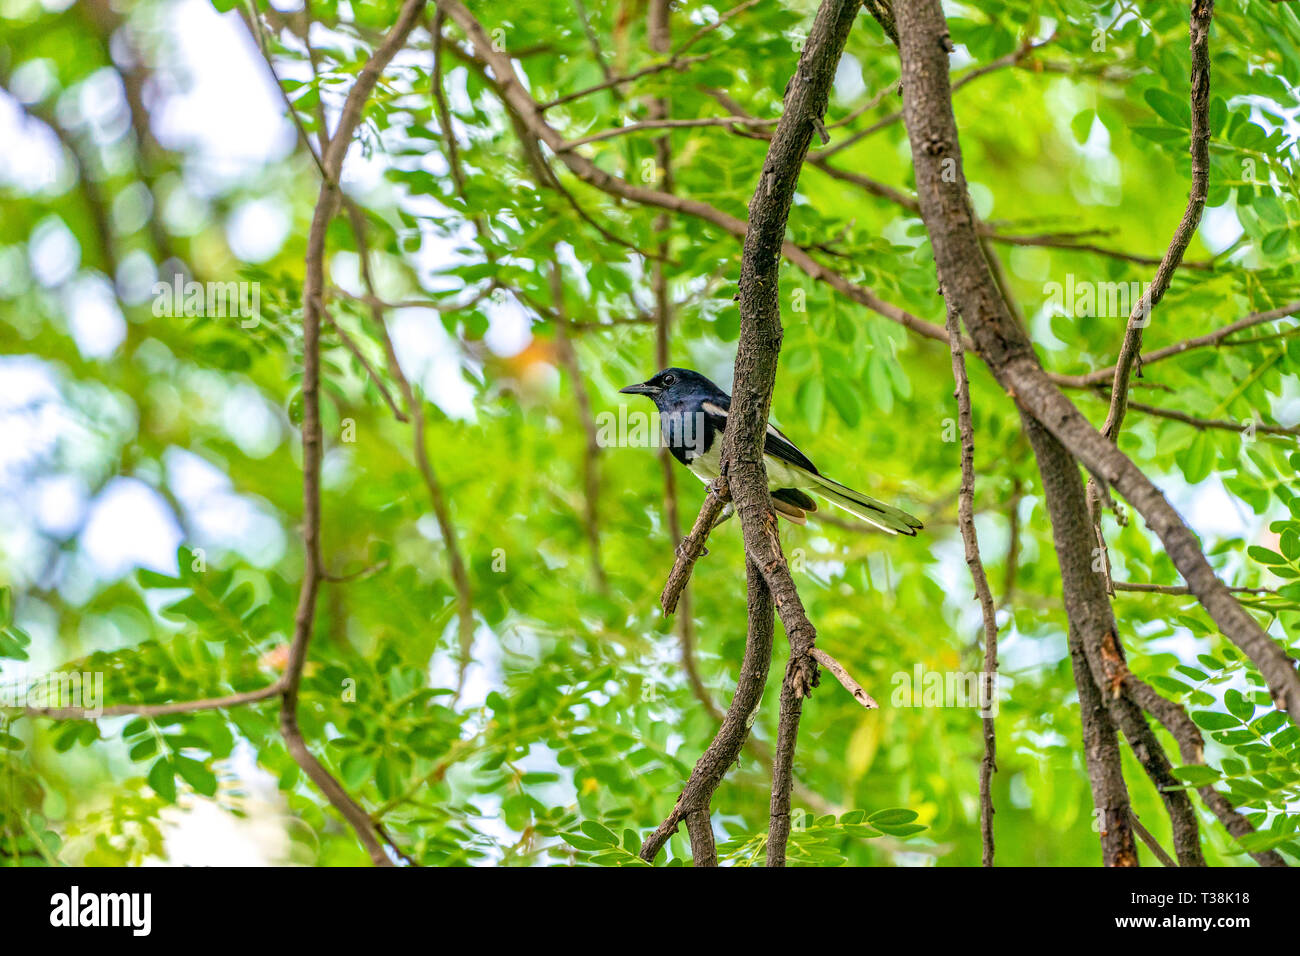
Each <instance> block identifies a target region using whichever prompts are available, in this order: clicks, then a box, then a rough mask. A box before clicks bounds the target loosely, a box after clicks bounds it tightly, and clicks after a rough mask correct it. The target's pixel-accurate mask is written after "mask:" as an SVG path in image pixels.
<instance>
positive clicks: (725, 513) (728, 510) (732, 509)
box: [709, 501, 736, 532]
mask: <svg viewBox="0 0 1300 956" xmlns="http://www.w3.org/2000/svg"><path fill="white" fill-rule="evenodd" d="M735 513H736V503H735V502H734V501H728V502H727V503H726V504H725V505H723V506H722V513H721V514H720V515H718V517H717V519H716V520H715V521H714V522H713V524H712V525H711V526H710V527H709V531H710V532H712V531H713V530H714V529H715V528H717V526H718V525H720V524H722V522H724V521H726V520H727V519H728V518H730V517H731V516H732V515H734V514H735Z"/></svg>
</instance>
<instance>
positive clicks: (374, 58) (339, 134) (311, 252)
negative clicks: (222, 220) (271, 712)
mask: <svg viewBox="0 0 1300 956" xmlns="http://www.w3.org/2000/svg"><path fill="white" fill-rule="evenodd" d="M423 7H424V0H406V2H405V3H404V4H403V6H402V10H401V12H400V13H399V15H398V19H397V23H396V24H395V25H394V26H393V29H392V30H391V31H390V32H389V34H388V36H387V37H385V39H384V42H383V43H382V44H381V45H380V46H379V47H378V48H376V49H375V51H374V52H373V53H372V54H371V55H370V57H369V59H367V60H366V62H365V65H364V66H362V68H361V72H360V74H359V75H358V76H357V80H356V82H355V83H354V84H353V85H352V88H351V89H350V90H349V91H348V95H347V98H346V100H345V101H344V103H343V110H342V112H341V113H340V115H339V121H338V125H337V126H336V128H335V132H334V135H333V137H332V138H331V139H330V141H329V145H328V146H327V147H326V149H325V152H324V155H323V156H322V158H321V162H322V165H323V169H324V178H323V181H322V183H321V189H320V196H319V198H318V199H317V201H316V210H315V213H314V214H313V217H312V224H311V230H310V232H309V233H308V236H307V258H306V277H305V279H304V282H303V296H302V310H303V315H302V324H303V379H302V398H303V419H302V458H303V519H302V520H303V532H302V533H303V548H304V552H305V555H304V564H305V567H304V570H303V580H302V588H301V591H300V593H299V598H298V610H297V613H296V615H295V617H294V630H293V640H292V642H291V643H290V645H289V659H288V663H287V665H286V667H285V673H284V678H283V682H284V697H283V699H282V701H281V706H280V732H281V734H282V735H283V736H284V741H285V746H286V747H287V748H288V750H289V753H290V754H291V755H292V756H293V758H294V760H295V761H296V762H297V763H298V765H299V766H300V767H301V768H302V769H303V771H304V772H305V773H306V774H307V776H308V777H309V778H311V780H312V782H313V783H315V784H316V786H317V787H319V788H320V789H321V791H322V792H323V793H324V794H325V796H326V797H327V798H328V799H329V801H330V803H332V804H333V805H334V807H335V808H336V809H337V810H338V811H339V813H341V814H342V815H343V817H344V819H346V820H347V821H348V822H349V823H350V824H352V827H353V829H354V830H356V832H357V836H358V837H359V838H360V840H361V843H362V845H363V846H365V848H366V851H367V852H368V853H369V854H370V859H371V860H372V861H373V862H374V863H375V864H376V865H380V866H391V865H392V861H391V860H390V859H389V858H388V855H387V854H386V853H385V852H384V850H383V847H382V846H381V837H380V836H379V834H378V833H377V832H376V830H375V825H374V823H373V822H372V821H371V819H370V817H369V815H368V814H367V813H366V812H365V810H363V809H362V808H361V807H360V805H358V804H357V803H356V801H354V800H353V799H352V798H351V797H350V796H349V795H348V793H347V791H346V790H344V789H343V786H342V784H340V783H339V782H338V781H337V780H336V779H335V778H334V777H333V776H332V775H331V774H330V772H329V771H328V770H326V769H325V767H324V765H323V764H321V762H320V761H319V760H317V759H316V757H315V756H314V755H313V754H312V752H311V751H310V750H309V749H308V747H307V743H306V741H305V740H304V739H303V736H302V730H301V729H300V727H299V726H298V687H299V683H300V682H301V680H302V672H303V668H304V666H305V665H306V663H307V648H308V645H309V644H310V643H311V636H312V626H313V624H314V623H315V619H316V595H317V593H318V591H319V589H320V583H321V580H322V577H323V568H322V565H321V548H320V528H321V504H320V468H321V423H320V326H321V312H322V306H323V293H324V284H325V267H324V261H325V233H326V229H327V228H328V226H329V223H330V220H331V219H333V218H334V212H335V210H336V209H337V208H338V204H339V201H340V196H341V193H340V191H339V188H338V185H337V183H338V179H339V174H340V172H341V170H342V168H343V160H344V158H345V157H346V156H347V152H348V148H349V147H350V146H351V145H352V134H353V133H354V132H355V131H356V128H357V125H358V124H359V123H360V121H361V112H362V109H363V108H364V106H365V103H366V100H368V99H369V98H370V94H371V92H372V91H373V90H374V88H375V84H376V83H378V81H379V76H380V74H381V73H382V72H383V70H384V68H385V67H386V66H387V65H388V63H389V62H390V61H391V60H392V58H393V57H394V56H396V54H397V52H398V51H399V50H400V49H401V48H402V46H403V45H405V43H406V38H407V36H408V35H409V34H410V32H411V29H412V27H414V26H415V21H416V18H417V17H418V16H419V14H420V11H421V10H422V9H423Z"/></svg>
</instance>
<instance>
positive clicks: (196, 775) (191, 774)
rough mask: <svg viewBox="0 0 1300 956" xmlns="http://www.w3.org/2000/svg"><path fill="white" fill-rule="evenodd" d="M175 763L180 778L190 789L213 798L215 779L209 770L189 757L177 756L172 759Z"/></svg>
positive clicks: (215, 788)
mask: <svg viewBox="0 0 1300 956" xmlns="http://www.w3.org/2000/svg"><path fill="white" fill-rule="evenodd" d="M172 759H173V761H174V762H175V766H176V770H177V771H178V772H179V773H180V775H181V777H182V778H183V779H184V780H185V782H186V783H188V784H189V785H190V786H191V787H193V788H194V789H195V790H197V791H198V792H199V793H201V794H203V795H204V796H205V797H211V796H215V795H216V792H217V778H216V775H215V774H213V772H212V771H211V770H209V769H208V768H207V767H205V766H204V765H203V764H201V763H199V762H198V761H197V760H193V759H191V758H189V757H185V756H182V755H181V754H177V755H176V756H175V757H173V758H172Z"/></svg>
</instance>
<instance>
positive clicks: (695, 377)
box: [619, 368, 727, 408]
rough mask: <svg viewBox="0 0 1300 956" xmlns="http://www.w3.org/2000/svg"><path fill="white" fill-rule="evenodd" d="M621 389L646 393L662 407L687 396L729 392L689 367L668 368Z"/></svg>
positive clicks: (701, 398) (627, 391)
mask: <svg viewBox="0 0 1300 956" xmlns="http://www.w3.org/2000/svg"><path fill="white" fill-rule="evenodd" d="M619 391H620V392H623V393H624V394H626V395H645V396H646V397H647V398H651V399H653V400H654V403H655V404H656V405H658V406H659V407H660V408H665V407H668V406H671V405H675V404H677V403H679V402H680V401H681V400H682V399H686V398H696V399H700V400H703V399H714V398H716V397H717V396H724V397H725V396H726V394H727V393H726V392H724V391H722V389H720V388H718V386H716V385H714V384H713V383H712V382H710V381H709V380H708V379H707V378H705V377H704V376H703V375H701V374H700V373H699V372H695V371H692V370H691V369H689V368H666V369H664V370H663V371H662V372H659V373H657V374H656V375H655V376H654V377H653V378H651V379H649V380H647V381H645V382H642V383H641V384H640V385H629V386H627V387H626V388H620V389H619Z"/></svg>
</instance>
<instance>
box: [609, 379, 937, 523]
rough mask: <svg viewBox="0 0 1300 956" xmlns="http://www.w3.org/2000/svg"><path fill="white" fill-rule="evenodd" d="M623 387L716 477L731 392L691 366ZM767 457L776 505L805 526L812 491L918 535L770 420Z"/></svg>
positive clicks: (669, 439) (685, 454) (667, 436)
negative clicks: (650, 406)
mask: <svg viewBox="0 0 1300 956" xmlns="http://www.w3.org/2000/svg"><path fill="white" fill-rule="evenodd" d="M619 391H620V392H623V393H625V394H628V395H645V396H647V397H648V398H650V399H652V400H653V401H654V403H655V405H656V406H657V407H658V408H659V427H660V432H661V434H662V437H663V442H664V444H665V445H666V446H667V447H668V449H669V451H671V452H672V454H673V457H674V458H676V459H677V460H678V461H680V462H681V463H682V464H683V465H685V466H686V467H687V468H689V469H690V470H691V472H692V473H693V474H694V475H695V476H696V477H697V478H699V479H700V480H701V481H703V482H705V483H708V482H709V481H712V480H713V479H714V478H716V477H718V472H719V458H720V457H721V452H722V433H723V432H724V431H725V430H726V427H727V412H728V411H729V410H730V408H731V396H730V395H728V394H727V393H726V392H724V391H723V390H722V389H720V388H718V386H716V385H714V384H713V383H712V382H710V381H709V380H708V379H707V378H705V377H704V376H703V375H701V374H700V373H699V372H694V371H691V370H690V369H688V368H666V369H664V370H663V371H662V372H660V373H659V374H657V375H655V376H654V378H652V379H650V380H649V381H646V382H642V383H641V384H640V385H629V386H627V387H626V388H620V389H619ZM763 461H764V464H766V466H767V488H768V491H769V492H771V495H772V506H773V507H774V508H775V509H776V511H777V513H778V514H780V515H781V516H782V517H784V518H787V519H789V520H790V521H793V522H795V523H796V524H803V523H804V518H805V516H806V515H807V514H808V513H809V512H811V511H816V510H817V502H815V501H813V499H812V498H811V497H809V495H808V492H810V491H811V492H812V493H813V494H815V495H819V496H820V497H822V498H825V499H826V500H827V501H829V502H830V503H831V504H833V505H835V506H836V507H838V508H842V509H844V510H845V511H847V512H848V513H849V514H851V515H854V516H856V517H858V518H861V519H862V520H863V521H868V522H870V523H871V524H873V525H875V526H876V527H877V528H880V529H882V530H884V531H888V532H889V533H890V534H907V535H913V536H915V534H916V532H917V529H918V528H920V527H922V525H921V522H920V521H918V520H917V519H916V518H914V517H912V516H911V515H910V514H908V513H907V512H905V511H900V510H899V509H898V508H895V507H893V506H892V505H887V504H885V503H884V502H883V501H877V500H876V499H875V498H869V497H867V496H866V495H864V494H862V493H861V492H858V491H854V490H853V489H852V488H848V487H846V486H844V485H841V484H840V483H839V482H838V481H832V480H831V479H829V478H827V477H826V476H825V475H823V474H822V473H821V472H819V471H818V470H817V466H816V465H814V464H813V463H812V462H811V461H809V460H808V456H807V455H805V454H804V453H803V452H801V451H800V450H799V449H798V448H796V447H795V445H794V442H792V441H790V439H788V438H786V437H785V435H784V434H782V433H781V431H780V429H778V428H777V427H776V426H775V425H772V424H771V423H768V426H767V437H766V438H765V440H764V443H763ZM729 513H730V512H728V514H729ZM724 517H725V516H724Z"/></svg>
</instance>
